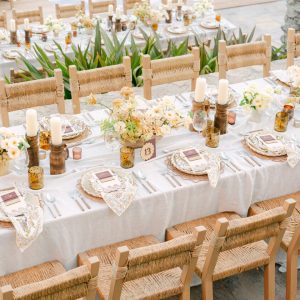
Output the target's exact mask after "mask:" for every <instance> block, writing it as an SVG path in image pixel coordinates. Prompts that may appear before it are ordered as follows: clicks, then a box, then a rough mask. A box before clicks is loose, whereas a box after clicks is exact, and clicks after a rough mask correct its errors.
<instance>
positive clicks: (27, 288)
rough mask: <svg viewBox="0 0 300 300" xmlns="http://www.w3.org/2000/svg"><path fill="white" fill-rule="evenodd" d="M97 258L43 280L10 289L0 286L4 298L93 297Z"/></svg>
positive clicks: (18, 299)
mask: <svg viewBox="0 0 300 300" xmlns="http://www.w3.org/2000/svg"><path fill="white" fill-rule="evenodd" d="M98 271H99V260H98V258H96V257H91V258H90V259H89V261H88V265H84V266H81V267H78V268H76V269H73V270H70V271H68V272H65V273H62V274H59V275H57V276H54V277H51V278H49V279H46V280H43V281H37V282H33V283H31V284H27V285H23V286H20V287H17V288H14V289H12V287H11V286H4V287H1V288H0V296H2V297H3V298H1V299H4V300H6V299H7V300H28V299H31V300H49V299H79V298H82V297H84V299H87V300H92V299H95V295H96V285H97V276H98Z"/></svg>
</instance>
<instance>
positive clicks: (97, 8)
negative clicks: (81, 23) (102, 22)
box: [89, 0, 117, 18]
mask: <svg viewBox="0 0 300 300" xmlns="http://www.w3.org/2000/svg"><path fill="white" fill-rule="evenodd" d="M110 4H112V5H113V6H114V8H116V7H117V2H116V0H100V1H94V0H89V13H90V18H92V17H93V16H94V15H96V14H101V13H106V12H107V11H108V6H109V5H110Z"/></svg>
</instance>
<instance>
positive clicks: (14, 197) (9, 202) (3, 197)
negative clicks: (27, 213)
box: [0, 188, 26, 216]
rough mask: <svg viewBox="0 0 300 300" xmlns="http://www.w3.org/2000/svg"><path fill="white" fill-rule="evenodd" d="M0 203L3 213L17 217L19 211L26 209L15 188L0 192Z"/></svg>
mask: <svg viewBox="0 0 300 300" xmlns="http://www.w3.org/2000/svg"><path fill="white" fill-rule="evenodd" d="M0 202H1V204H2V208H3V210H4V212H5V213H9V214H10V215H15V216H16V215H18V214H19V213H20V210H21V209H24V208H26V202H25V201H24V198H23V197H22V196H21V195H20V193H19V191H18V190H17V189H16V188H12V189H10V190H6V191H0Z"/></svg>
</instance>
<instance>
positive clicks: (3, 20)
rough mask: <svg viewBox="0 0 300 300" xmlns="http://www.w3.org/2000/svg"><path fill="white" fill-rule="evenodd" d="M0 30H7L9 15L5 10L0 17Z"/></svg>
mask: <svg viewBox="0 0 300 300" xmlns="http://www.w3.org/2000/svg"><path fill="white" fill-rule="evenodd" d="M0 28H5V29H7V14H6V11H5V10H3V12H2V14H1V15H0Z"/></svg>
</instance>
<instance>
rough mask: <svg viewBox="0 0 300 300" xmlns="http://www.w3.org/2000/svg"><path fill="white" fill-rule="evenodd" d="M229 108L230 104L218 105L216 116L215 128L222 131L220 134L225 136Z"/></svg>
mask: <svg viewBox="0 0 300 300" xmlns="http://www.w3.org/2000/svg"><path fill="white" fill-rule="evenodd" d="M227 108H228V104H218V103H216V114H215V122H214V126H215V127H216V128H219V129H220V134H225V133H226V132H227V123H228V118H227Z"/></svg>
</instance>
